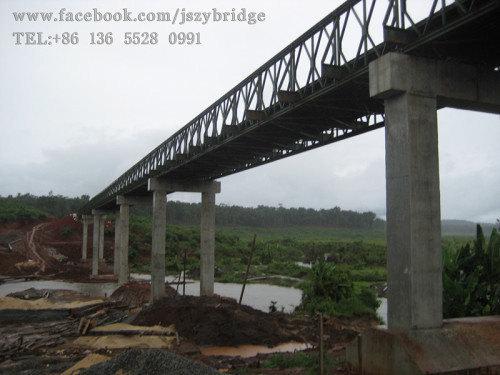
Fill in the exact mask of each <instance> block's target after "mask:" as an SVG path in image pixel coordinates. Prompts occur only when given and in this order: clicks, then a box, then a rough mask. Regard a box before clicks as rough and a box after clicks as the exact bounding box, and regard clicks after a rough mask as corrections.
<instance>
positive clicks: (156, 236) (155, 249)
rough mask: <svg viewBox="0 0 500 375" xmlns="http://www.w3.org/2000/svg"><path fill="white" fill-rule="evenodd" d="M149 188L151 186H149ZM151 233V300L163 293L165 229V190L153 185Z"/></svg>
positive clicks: (156, 298) (161, 295) (158, 297)
mask: <svg viewBox="0 0 500 375" xmlns="http://www.w3.org/2000/svg"><path fill="white" fill-rule="evenodd" d="M150 189H151V188H150ZM152 189H154V190H153V234H152V243H151V300H152V301H153V302H154V301H156V300H158V299H160V298H161V297H163V296H164V295H165V231H166V225H167V192H166V190H163V189H161V187H160V186H155V187H153V188H152Z"/></svg>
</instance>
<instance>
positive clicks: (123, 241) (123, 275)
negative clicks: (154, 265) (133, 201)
mask: <svg viewBox="0 0 500 375" xmlns="http://www.w3.org/2000/svg"><path fill="white" fill-rule="evenodd" d="M129 216H130V206H129V205H128V204H121V205H120V240H119V243H120V247H119V251H118V254H119V258H120V264H119V270H118V283H119V284H120V285H121V284H125V283H128V281H129V271H128V242H129ZM164 237H165V236H164ZM163 258H164V259H165V257H163Z"/></svg>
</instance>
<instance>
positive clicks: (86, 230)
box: [82, 215, 92, 260]
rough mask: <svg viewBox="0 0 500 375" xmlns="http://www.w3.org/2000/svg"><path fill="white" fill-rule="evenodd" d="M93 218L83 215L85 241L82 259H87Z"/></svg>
mask: <svg viewBox="0 0 500 375" xmlns="http://www.w3.org/2000/svg"><path fill="white" fill-rule="evenodd" d="M91 218H92V216H90V215H82V220H83V240H82V259H83V260H86V259H87V247H88V239H89V221H90V220H91Z"/></svg>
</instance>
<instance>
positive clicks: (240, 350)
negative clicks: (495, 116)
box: [201, 342, 312, 358]
mask: <svg viewBox="0 0 500 375" xmlns="http://www.w3.org/2000/svg"><path fill="white" fill-rule="evenodd" d="M311 347H312V345H310V344H305V343H300V342H289V343H286V344H281V345H278V346H274V347H272V348H270V347H267V346H260V345H242V346H238V347H230V346H220V347H215V348H207V349H202V351H201V354H203V355H213V356H215V355H223V356H228V357H236V356H240V357H243V358H249V357H255V356H256V355H257V354H259V353H260V354H267V353H285V352H294V351H296V350H305V349H309V348H311Z"/></svg>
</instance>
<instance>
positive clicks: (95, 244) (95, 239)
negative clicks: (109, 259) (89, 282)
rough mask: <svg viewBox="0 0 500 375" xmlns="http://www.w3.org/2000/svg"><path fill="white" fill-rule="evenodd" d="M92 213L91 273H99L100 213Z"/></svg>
mask: <svg viewBox="0 0 500 375" xmlns="http://www.w3.org/2000/svg"><path fill="white" fill-rule="evenodd" d="M92 213H93V215H94V232H93V235H92V275H97V274H98V273H99V239H100V237H101V236H100V234H99V230H100V228H101V225H100V221H101V215H99V214H98V213H96V212H95V211H93V212H92Z"/></svg>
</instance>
